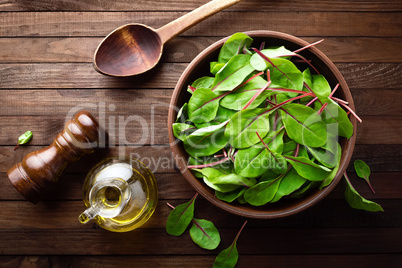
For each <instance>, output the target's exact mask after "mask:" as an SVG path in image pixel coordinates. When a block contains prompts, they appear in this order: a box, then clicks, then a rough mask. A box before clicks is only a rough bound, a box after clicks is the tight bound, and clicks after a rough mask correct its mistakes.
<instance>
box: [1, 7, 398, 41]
mask: <svg viewBox="0 0 402 268" xmlns="http://www.w3.org/2000/svg"><path fill="white" fill-rule="evenodd" d="M185 13H186V12H79V13H76V12H7V13H3V14H2V24H1V25H0V37H8V36H15V37H17V36H19V37H24V36H38V35H39V36H98V37H103V36H106V35H107V34H108V33H109V32H110V31H112V30H113V29H115V28H117V27H119V26H121V25H124V24H127V23H133V22H137V23H143V24H146V25H149V26H151V27H153V28H155V29H157V28H159V27H161V26H163V25H165V24H167V23H168V22H170V21H172V20H174V19H176V18H178V17H180V16H182V15H184V14H185ZM385 14H386V15H385ZM385 14H383V13H378V12H275V11H267V12H247V11H245V12H228V11H226V12H225V11H224V12H221V13H219V14H216V15H214V16H213V17H211V18H208V19H207V20H205V21H203V22H201V23H200V24H198V25H196V26H194V27H193V28H191V29H190V30H188V31H186V32H185V33H183V34H182V35H183V36H226V35H228V34H230V33H228V25H230V26H231V29H236V31H248V30H256V29H270V30H273V31H279V32H285V33H289V34H293V35H297V36H365V37H367V36H372V37H374V36H376V37H402V32H401V26H402V19H401V16H400V13H398V12H389V13H385ZM263 18H269V19H263ZM351 25H353V27H350V26H351ZM384 25H387V27H383V26H384Z"/></svg>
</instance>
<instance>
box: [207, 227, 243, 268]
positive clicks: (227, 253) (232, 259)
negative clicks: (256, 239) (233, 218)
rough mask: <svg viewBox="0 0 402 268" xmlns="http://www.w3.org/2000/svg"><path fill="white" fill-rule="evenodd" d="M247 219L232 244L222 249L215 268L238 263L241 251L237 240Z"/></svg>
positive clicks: (230, 267)
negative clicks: (238, 249) (238, 248)
mask: <svg viewBox="0 0 402 268" xmlns="http://www.w3.org/2000/svg"><path fill="white" fill-rule="evenodd" d="M246 223H247V221H246V222H244V224H243V226H242V227H241V229H240V231H239V232H238V233H237V235H236V237H235V239H234V240H233V242H232V244H231V245H230V246H229V247H228V248H227V249H224V250H222V251H221V252H220V253H219V254H218V256H217V257H216V259H215V262H214V266H213V267H214V268H233V267H235V266H236V264H237V260H238V259H239V252H238V251H237V245H236V244H237V240H238V239H239V236H240V234H241V232H242V230H243V228H244V226H245V225H246Z"/></svg>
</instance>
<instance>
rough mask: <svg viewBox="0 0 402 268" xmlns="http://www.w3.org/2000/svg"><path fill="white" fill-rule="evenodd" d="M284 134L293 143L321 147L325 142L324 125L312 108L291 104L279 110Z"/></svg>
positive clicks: (325, 131) (325, 132)
mask: <svg viewBox="0 0 402 268" xmlns="http://www.w3.org/2000/svg"><path fill="white" fill-rule="evenodd" d="M281 114H282V120H283V124H284V125H285V128H286V132H287V134H288V135H289V137H290V138H291V139H293V140H294V141H295V142H297V143H300V144H302V145H306V146H309V147H321V146H324V145H325V143H326V142H327V129H326V124H325V123H324V122H323V121H322V119H321V117H320V116H319V115H318V114H317V111H315V110H314V109H313V108H310V107H307V106H304V105H300V104H296V103H292V104H286V105H284V106H283V109H282V110H281Z"/></svg>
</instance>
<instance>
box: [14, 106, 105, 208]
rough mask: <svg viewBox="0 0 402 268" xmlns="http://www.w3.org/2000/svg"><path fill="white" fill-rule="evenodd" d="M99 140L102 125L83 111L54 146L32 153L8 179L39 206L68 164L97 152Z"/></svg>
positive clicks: (60, 135) (71, 122)
mask: <svg viewBox="0 0 402 268" xmlns="http://www.w3.org/2000/svg"><path fill="white" fill-rule="evenodd" d="M98 141H99V124H98V122H97V121H96V119H95V118H94V117H93V116H92V115H91V114H90V113H89V112H87V111H80V112H78V113H77V114H76V115H75V117H74V118H73V119H71V120H69V121H67V122H66V124H65V128H64V130H63V131H62V132H61V133H59V134H58V135H57V136H56V138H55V139H54V141H53V143H52V144H51V145H50V146H48V147H46V148H44V149H41V150H38V151H34V152H31V153H29V154H28V155H26V156H25V157H24V158H23V159H22V162H21V163H17V164H15V165H14V166H13V167H12V168H11V169H9V170H8V172H7V175H8V178H9V179H10V181H11V183H12V184H13V185H14V186H15V187H16V188H17V190H18V191H19V192H20V193H21V194H22V195H23V196H24V197H25V198H26V199H28V200H29V201H31V202H32V203H37V202H38V201H39V200H40V199H41V198H42V197H43V195H44V194H45V193H46V192H47V191H49V190H50V189H52V188H53V187H54V186H55V184H56V182H57V181H58V179H59V177H60V176H61V175H62V173H63V171H64V169H65V168H66V167H67V166H68V165H70V164H71V163H73V162H76V161H77V160H79V159H80V158H81V157H82V156H84V155H86V154H90V153H92V152H94V150H95V149H96V148H97V147H98Z"/></svg>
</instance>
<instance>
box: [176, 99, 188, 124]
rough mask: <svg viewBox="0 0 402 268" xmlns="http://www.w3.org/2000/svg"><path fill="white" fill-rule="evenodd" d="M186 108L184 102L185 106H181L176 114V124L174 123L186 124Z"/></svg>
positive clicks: (186, 105)
mask: <svg viewBox="0 0 402 268" xmlns="http://www.w3.org/2000/svg"><path fill="white" fill-rule="evenodd" d="M187 108H188V104H187V102H186V103H185V104H183V106H182V107H181V108H180V110H179V111H178V112H177V117H176V122H175V123H184V122H186V120H187V118H188V113H187Z"/></svg>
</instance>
